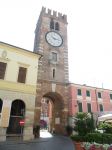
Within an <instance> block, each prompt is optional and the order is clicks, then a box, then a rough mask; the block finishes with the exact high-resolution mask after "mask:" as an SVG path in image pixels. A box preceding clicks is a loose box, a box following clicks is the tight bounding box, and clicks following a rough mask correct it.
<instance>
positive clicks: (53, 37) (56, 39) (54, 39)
mask: <svg viewBox="0 0 112 150" xmlns="http://www.w3.org/2000/svg"><path fill="white" fill-rule="evenodd" d="M52 38H53V39H54V40H57V41H60V40H59V39H57V38H55V37H54V36H52Z"/></svg>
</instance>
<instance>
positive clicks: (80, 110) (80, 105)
mask: <svg viewBox="0 0 112 150" xmlns="http://www.w3.org/2000/svg"><path fill="white" fill-rule="evenodd" d="M78 107H79V112H82V103H78Z"/></svg>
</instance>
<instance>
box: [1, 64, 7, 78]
mask: <svg viewBox="0 0 112 150" xmlns="http://www.w3.org/2000/svg"><path fill="white" fill-rule="evenodd" d="M6 65H7V64H6V63H4V62H0V79H4V77H5V71H6Z"/></svg>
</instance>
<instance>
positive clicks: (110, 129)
mask: <svg viewBox="0 0 112 150" xmlns="http://www.w3.org/2000/svg"><path fill="white" fill-rule="evenodd" d="M98 129H102V130H103V131H104V132H105V133H112V124H109V123H108V122H101V123H100V124H99V125H98Z"/></svg>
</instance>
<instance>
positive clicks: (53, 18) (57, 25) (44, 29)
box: [34, 7, 69, 133]
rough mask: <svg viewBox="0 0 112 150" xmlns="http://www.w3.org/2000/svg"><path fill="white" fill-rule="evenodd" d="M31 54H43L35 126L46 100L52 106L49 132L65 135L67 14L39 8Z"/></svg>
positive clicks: (39, 74)
mask: <svg viewBox="0 0 112 150" xmlns="http://www.w3.org/2000/svg"><path fill="white" fill-rule="evenodd" d="M34 52H40V53H42V55H43V57H42V58H41V59H40V61H39V68H38V69H39V70H38V82H37V97H36V111H35V124H38V123H39V121H40V116H41V110H42V109H41V101H42V99H46V101H47V102H48V103H50V104H49V106H51V105H52V107H50V112H52V115H51V116H52V118H51V119H50V120H49V126H50V130H52V129H53V128H55V130H56V132H57V133H58V132H59V133H61V132H64V131H63V130H64V127H65V125H66V124H67V118H68V100H69V97H68V86H67V85H68V78H69V77H68V46H67V16H66V15H62V14H61V13H57V12H56V11H53V12H52V11H51V10H50V9H48V10H46V8H44V7H43V8H42V10H41V13H40V16H39V19H38V22H37V25H36V30H35V41H34ZM51 109H52V111H51Z"/></svg>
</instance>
